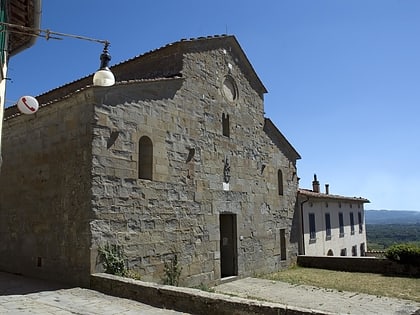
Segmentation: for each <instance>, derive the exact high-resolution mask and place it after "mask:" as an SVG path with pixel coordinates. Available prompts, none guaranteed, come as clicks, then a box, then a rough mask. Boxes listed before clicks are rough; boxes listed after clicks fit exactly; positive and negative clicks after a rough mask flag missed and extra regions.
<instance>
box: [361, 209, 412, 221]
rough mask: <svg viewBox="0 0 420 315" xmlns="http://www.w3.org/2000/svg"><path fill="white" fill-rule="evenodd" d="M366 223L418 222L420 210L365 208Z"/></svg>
mask: <svg viewBox="0 0 420 315" xmlns="http://www.w3.org/2000/svg"><path fill="white" fill-rule="evenodd" d="M365 222H366V224H420V211H403V210H366V211H365Z"/></svg>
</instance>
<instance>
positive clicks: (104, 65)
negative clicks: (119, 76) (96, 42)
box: [93, 42, 115, 86]
mask: <svg viewBox="0 0 420 315" xmlns="http://www.w3.org/2000/svg"><path fill="white" fill-rule="evenodd" d="M108 46H109V43H108V42H106V43H105V47H104V50H103V52H102V54H101V57H100V60H101V65H100V68H99V70H98V71H96V72H95V74H94V76H93V85H95V86H111V85H114V84H115V77H114V74H113V73H112V72H111V70H109V68H108V64H109V61H110V60H111V55H110V54H109V52H108Z"/></svg>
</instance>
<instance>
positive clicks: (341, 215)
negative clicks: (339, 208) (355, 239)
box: [338, 212, 344, 237]
mask: <svg viewBox="0 0 420 315" xmlns="http://www.w3.org/2000/svg"><path fill="white" fill-rule="evenodd" d="M338 224H339V226H340V237H343V236H344V218H343V212H339V213H338Z"/></svg>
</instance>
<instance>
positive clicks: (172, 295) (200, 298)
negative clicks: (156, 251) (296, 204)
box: [91, 274, 330, 315]
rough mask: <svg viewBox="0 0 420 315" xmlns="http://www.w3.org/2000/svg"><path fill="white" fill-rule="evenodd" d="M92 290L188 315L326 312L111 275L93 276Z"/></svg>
mask: <svg viewBox="0 0 420 315" xmlns="http://www.w3.org/2000/svg"><path fill="white" fill-rule="evenodd" d="M91 288H92V289H94V290H97V291H100V292H103V293H105V294H110V295H114V296H118V297H122V298H127V299H131V300H135V301H139V302H143V303H147V304H149V305H153V306H156V307H160V308H166V309H174V310H178V311H180V312H187V313H189V314H197V315H201V314H203V315H207V314H219V315H231V314H235V315H254V314H264V315H271V314H273V315H286V314H287V315H305V314H311V315H321V314H325V315H327V314H330V313H327V312H322V311H316V310H312V309H304V308H299V307H295V306H289V305H283V304H279V303H271V302H264V301H256V300H247V299H243V298H239V297H233V296H227V295H223V294H217V293H210V292H205V291H201V290H198V289H191V288H179V287H173V286H167V285H159V284H154V283H147V282H143V281H137V280H132V279H127V278H121V277H116V276H112V275H108V274H93V275H92V277H91Z"/></svg>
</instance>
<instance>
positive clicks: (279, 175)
mask: <svg viewBox="0 0 420 315" xmlns="http://www.w3.org/2000/svg"><path fill="white" fill-rule="evenodd" d="M277 182H278V189H279V196H283V173H282V171H281V170H279V171H278V172H277Z"/></svg>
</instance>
